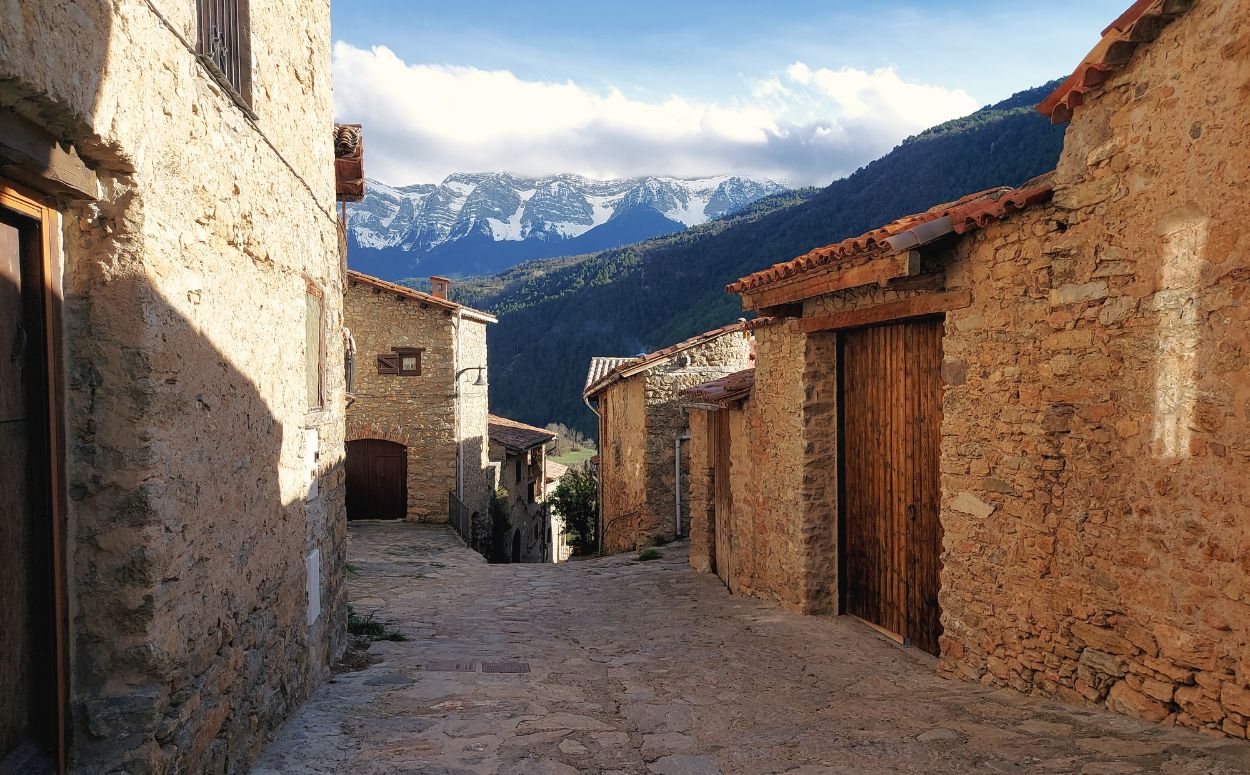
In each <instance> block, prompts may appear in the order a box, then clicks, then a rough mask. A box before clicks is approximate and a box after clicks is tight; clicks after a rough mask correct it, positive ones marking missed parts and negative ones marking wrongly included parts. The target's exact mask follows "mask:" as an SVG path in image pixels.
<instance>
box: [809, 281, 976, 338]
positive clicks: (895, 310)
mask: <svg viewBox="0 0 1250 775" xmlns="http://www.w3.org/2000/svg"><path fill="white" fill-rule="evenodd" d="M971 304H972V291H970V290H962V291H945V292H943V293H927V294H921V295H919V296H909V297H907V298H906V299H899V300H897V301H887V302H885V303H883V304H875V305H873V306H871V307H860V308H857V309H848V310H842V311H839V312H833V313H830V314H828V315H820V316H818V317H810V318H804V319H803V320H801V321H800V322H799V328H800V329H802V331H803V333H805V334H813V333H816V332H818V331H840V330H842V329H845V328H858V327H860V326H871V325H874V324H876V323H886V322H889V321H891V320H901V319H903V318H914V317H920V316H922V315H936V314H938V313H941V312H950V311H951V310H956V309H963V308H965V307H968V306H970V305H971Z"/></svg>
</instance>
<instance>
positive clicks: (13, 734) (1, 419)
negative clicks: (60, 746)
mask: <svg viewBox="0 0 1250 775" xmlns="http://www.w3.org/2000/svg"><path fill="white" fill-rule="evenodd" d="M39 229H40V226H39V222H38V221H33V220H30V219H26V218H23V217H20V216H18V215H17V214H15V213H13V212H11V211H9V210H7V209H4V208H3V207H0V461H3V462H2V463H0V687H2V688H0V772H10V771H11V772H44V771H50V770H51V768H52V767H53V757H54V750H55V747H56V745H57V729H58V723H57V720H56V713H57V676H56V656H55V655H56V654H57V648H56V640H55V622H56V615H55V602H54V601H55V594H56V592H55V590H56V586H55V585H56V579H55V575H54V571H53V569H54V568H55V567H57V563H56V562H55V555H54V549H53V547H54V537H53V531H54V529H55V525H54V521H53V509H52V491H51V485H50V478H49V477H50V466H51V454H50V451H49V444H48V439H49V432H50V431H49V429H50V407H49V404H48V393H47V365H48V361H47V356H46V353H47V346H46V345H47V335H48V333H47V328H46V326H45V325H44V321H45V320H46V317H45V315H44V306H43V302H44V296H43V252H42V239H41V237H40V232H39Z"/></svg>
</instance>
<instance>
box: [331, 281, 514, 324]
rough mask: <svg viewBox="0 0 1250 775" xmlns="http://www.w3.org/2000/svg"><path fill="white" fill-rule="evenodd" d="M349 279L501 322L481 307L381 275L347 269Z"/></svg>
mask: <svg viewBox="0 0 1250 775" xmlns="http://www.w3.org/2000/svg"><path fill="white" fill-rule="evenodd" d="M347 279H348V280H349V281H355V282H358V283H364V284H365V285H371V286H373V287H374V288H380V289H382V290H384V291H387V292H389V293H394V294H398V295H400V296H404V297H406V298H409V299H416V300H417V301H421V302H425V303H426V304H429V305H431V306H435V307H441V308H443V309H446V310H453V311H454V310H460V311H462V312H465V313H468V314H470V315H472V316H473V317H474V318H476V319H478V320H481V321H482V322H484V323H498V322H499V321H498V320H497V319H496V318H495V316H494V315H492V314H490V313H489V312H482V311H481V310H480V309H473V308H472V307H466V306H464V305H463V304H457V303H456V302H454V301H448V300H447V299H440V298H439V297H437V296H433V295H431V294H428V293H422V292H421V291H418V290H415V289H413V288H409V287H408V286H406V285H398V284H396V283H393V282H390V281H388V280H383V279H382V278H380V277H374V276H373V275H369V274H365V273H364V272H357V271H356V270H355V269H348V270H347Z"/></svg>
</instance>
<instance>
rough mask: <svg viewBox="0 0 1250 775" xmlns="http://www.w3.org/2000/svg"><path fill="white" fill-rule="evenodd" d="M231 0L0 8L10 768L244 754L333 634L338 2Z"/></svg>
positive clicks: (300, 687)
mask: <svg viewBox="0 0 1250 775" xmlns="http://www.w3.org/2000/svg"><path fill="white" fill-rule="evenodd" d="M245 6H246V4H245V3H240V2H237V0H227V2H223V3H216V4H208V3H200V4H199V9H198V10H199V12H198V14H197V4H195V3H189V2H169V0H151V1H150V2H121V3H103V2H95V3H91V2H45V1H43V0H16V1H15V2H13V3H10V4H8V6H6V12H5V13H4V14H2V15H0V41H3V45H2V46H0V294H3V299H2V300H0V342H3V344H2V345H0V346H2V347H3V353H4V355H3V357H4V366H3V367H0V459H2V460H4V461H5V466H4V474H3V476H4V482H3V484H0V686H3V690H2V691H0V762H2V763H0V770H4V771H16V772H23V773H26V772H42V771H44V770H50V771H54V770H57V769H60V770H63V771H69V772H82V773H88V772H90V773H96V772H125V773H165V772H224V771H240V770H243V769H246V767H247V764H248V762H249V761H250V760H251V759H253V758H254V756H255V755H256V754H257V752H258V751H259V749H260V746H261V745H262V744H263V743H264V741H265V739H266V735H267V734H268V733H269V732H270V731H271V730H273V729H274V728H275V727H276V726H277V725H278V724H279V723H280V722H281V721H282V720H283V719H284V718H286V717H287V716H288V715H289V714H290V713H291V712H292V710H294V709H295V708H296V707H297V706H298V705H299V704H300V702H301V701H302V700H303V699H304V698H305V697H306V696H307V695H308V694H309V692H310V691H312V689H313V688H314V687H316V686H317V684H318V683H319V682H320V681H321V680H323V679H324V678H325V677H326V675H327V674H328V670H329V665H330V663H331V662H332V661H333V660H334V659H335V658H336V657H337V655H338V654H339V653H340V651H341V648H342V645H343V640H344V635H345V611H344V603H345V588H344V586H343V584H342V568H343V563H344V543H345V527H346V523H345V520H344V519H343V419H344V398H343V396H344V390H343V387H344V386H343V362H344V360H343V349H342V344H341V342H342V337H341V336H340V333H339V332H340V330H341V327H342V293H343V287H342V283H343V278H342V269H341V262H342V254H341V252H340V250H341V243H340V236H341V235H340V232H339V228H338V225H337V221H336V216H335V191H336V186H335V176H334V167H333V164H332V162H333V160H334V159H335V158H336V154H335V148H334V136H333V133H332V131H331V130H332V128H333V118H332V106H331V92H330V18H329V9H328V6H327V4H326V3H324V2H312V1H310V0H275V2H271V3H268V4H267V5H266V11H267V12H266V13H265V14H263V15H262V14H256V15H254V16H253V17H252V18H250V19H248V18H247V16H246V14H245V13H244V14H240V13H238V11H245V10H246V7H245ZM223 32H228V33H229V36H228V38H227V37H226V36H224V35H222V34H221V33H223ZM10 358H12V360H10ZM14 364H16V365H15V366H14ZM11 366H12V367H11Z"/></svg>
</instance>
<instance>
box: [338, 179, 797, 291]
mask: <svg viewBox="0 0 1250 775" xmlns="http://www.w3.org/2000/svg"><path fill="white" fill-rule="evenodd" d="M785 190H786V186H784V185H782V184H780V183H777V182H775V181H771V180H770V181H757V180H752V179H750V178H744V177H739V176H733V175H720V176H716V177H708V178H695V179H683V178H669V177H647V178H635V179H630V180H590V179H587V178H582V177H579V176H577V175H556V176H552V177H546V178H539V179H533V178H518V177H515V176H512V175H509V174H507V173H477V174H468V173H458V174H455V175H450V176H448V177H447V178H446V179H445V180H444V181H443V182H442V183H439V184H437V185H435V184H428V183H419V184H416V185H411V186H403V187H395V186H389V185H387V184H385V183H382V182H380V181H376V180H369V181H368V182H367V184H366V186H365V191H366V194H365V200H364V201H363V202H360V203H359V204H353V205H349V206H348V210H347V223H348V239H349V244H350V247H351V251H350V252H349V261H350V262H351V264H352V266H353V268H357V269H360V270H361V271H364V272H369V273H370V274H376V275H380V276H382V277H387V278H403V277H413V276H425V275H430V274H450V275H453V276H454V275H469V274H483V273H488V272H497V271H502V270H503V269H506V268H508V267H510V266H512V265H513V264H516V263H519V262H520V261H524V260H527V259H531V258H547V257H552V256H565V255H577V254H579V253H587V252H591V251H595V250H603V249H605V248H610V247H616V246H619V245H626V244H629V243H631V242H637V241H639V240H643V239H648V238H650V237H656V236H659V235H661V234H669V233H672V232H675V231H681V230H682V229H685V228H688V227H690V226H695V225H697V224H701V223H705V222H707V221H709V220H712V219H714V218H720V217H723V216H726V215H732V214H733V213H735V212H737V211H739V210H741V209H743V208H744V207H746V206H747V205H749V204H751V203H752V202H755V201H756V200H758V199H762V198H763V197H766V196H769V195H771V194H775V193H779V192H782V191H785Z"/></svg>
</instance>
